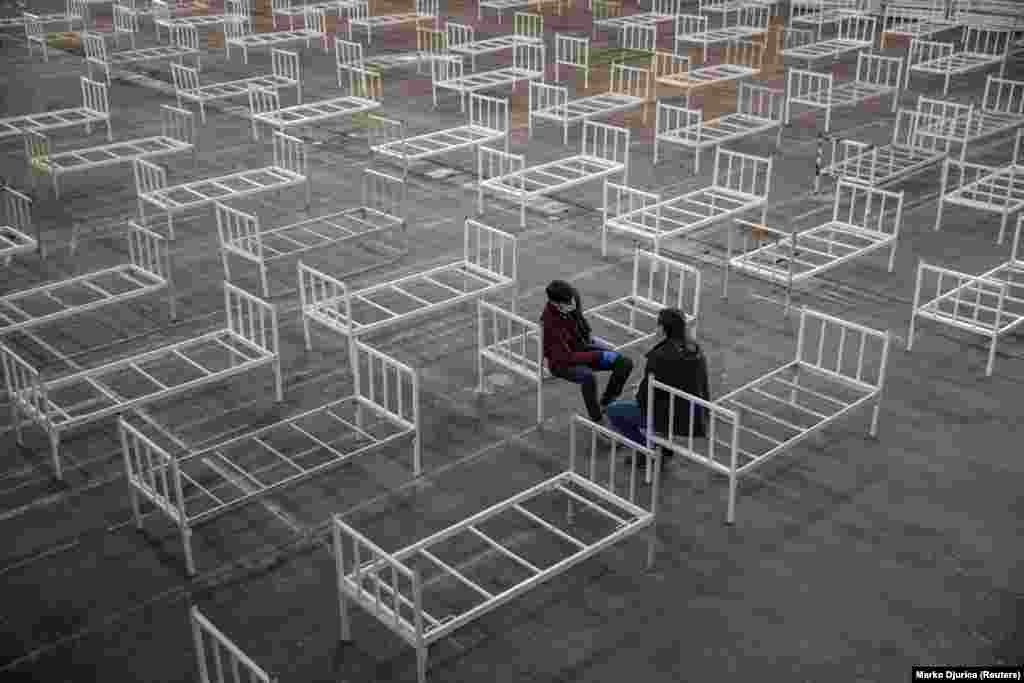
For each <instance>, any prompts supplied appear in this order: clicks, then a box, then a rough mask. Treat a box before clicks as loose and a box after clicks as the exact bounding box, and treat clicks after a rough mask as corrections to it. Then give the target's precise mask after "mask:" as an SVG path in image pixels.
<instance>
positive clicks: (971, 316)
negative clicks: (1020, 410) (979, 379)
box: [907, 215, 1024, 377]
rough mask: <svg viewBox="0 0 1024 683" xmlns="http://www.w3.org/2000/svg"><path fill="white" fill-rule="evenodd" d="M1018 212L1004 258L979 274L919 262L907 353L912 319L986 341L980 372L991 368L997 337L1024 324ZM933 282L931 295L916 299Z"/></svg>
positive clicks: (911, 343)
mask: <svg viewBox="0 0 1024 683" xmlns="http://www.w3.org/2000/svg"><path fill="white" fill-rule="evenodd" d="M1022 229H1024V215H1021V216H1020V217H1019V218H1018V219H1017V230H1016V231H1015V232H1014V235H1013V249H1012V250H1011V251H1010V259H1009V260H1008V261H1005V262H1004V263H1001V264H999V265H998V266H996V267H995V268H992V269H991V270H987V271H985V272H984V273H982V274H981V275H971V274H970V273H963V272H960V271H956V270H951V269H949V268H943V267H941V266H933V265H930V264H927V263H925V262H924V261H920V262H919V263H918V266H917V281H916V284H915V286H914V303H913V309H912V311H911V314H910V329H909V331H908V332H907V351H910V350H911V349H912V348H913V346H914V337H915V334H916V332H917V320H918V318H923V319H925V320H931V321H933V322H937V323H942V324H945V325H948V326H949V327H954V328H957V329H960V330H965V331H967V332H973V333H974V334H979V335H981V336H983V337H987V338H988V339H989V348H988V361H987V362H986V365H985V376H986V377H991V376H992V370H993V369H994V367H995V360H996V345H997V344H998V342H999V338H1000V337H1005V336H1008V335H1011V334H1014V333H1015V332H1016V331H1017V329H1018V328H1020V326H1021V324H1022V323H1024V258H1022V254H1021V252H1020V248H1021V230H1022ZM932 280H934V282H935V288H934V294H933V295H930V296H931V297H932V298H930V299H927V300H926V301H923V302H922V299H923V298H924V296H929V295H927V294H924V292H925V291H930V290H931V287H930V286H928V285H929V283H930V282H931V281H932Z"/></svg>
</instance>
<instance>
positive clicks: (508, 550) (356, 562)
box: [331, 415, 661, 683]
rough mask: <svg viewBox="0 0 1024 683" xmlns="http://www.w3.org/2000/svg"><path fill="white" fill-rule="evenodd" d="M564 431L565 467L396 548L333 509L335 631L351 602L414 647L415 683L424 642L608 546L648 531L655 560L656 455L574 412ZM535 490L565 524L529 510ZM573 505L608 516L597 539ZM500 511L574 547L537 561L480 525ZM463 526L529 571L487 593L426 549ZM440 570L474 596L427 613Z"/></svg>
mask: <svg viewBox="0 0 1024 683" xmlns="http://www.w3.org/2000/svg"><path fill="white" fill-rule="evenodd" d="M569 434H570V436H569V438H570V442H569V467H568V469H567V470H566V471H564V472H562V473H561V474H558V475H555V476H554V477H551V478H549V479H546V480H544V481H542V482H540V483H539V484H537V485H535V486H532V487H530V488H528V489H526V490H524V491H521V492H520V493H517V494H515V495H513V496H511V497H509V498H506V499H505V500H503V501H501V502H499V503H497V504H496V505H493V506H491V507H489V508H487V509H485V510H482V511H480V512H478V513H477V514H474V515H472V516H469V517H466V518H465V519H463V520H462V521H460V522H458V523H456V524H454V525H452V526H449V527H447V528H446V529H444V530H442V531H440V532H438V533H436V534H432V535H431V536H428V537H427V538H425V539H423V540H421V541H419V542H417V543H414V544H412V545H410V546H407V547H405V548H403V549H401V550H398V551H396V552H392V553H388V552H385V551H384V550H383V549H381V548H380V547H379V546H377V545H376V544H375V543H374V542H373V541H371V540H370V539H369V538H367V537H366V536H364V535H362V534H361V533H360V532H358V531H356V529H354V528H353V527H352V526H350V525H348V524H346V523H345V522H343V521H342V520H341V517H340V516H337V515H336V516H334V518H333V520H332V523H331V527H332V532H333V540H334V558H335V563H336V565H337V572H338V579H337V580H338V600H339V607H340V612H341V639H342V640H343V641H349V640H351V624H350V617H349V611H348V610H349V603H350V602H352V603H355V604H357V605H359V606H360V607H362V608H363V609H365V610H366V611H367V612H369V613H370V615H371V616H373V617H374V618H375V619H377V620H379V621H380V622H381V623H382V624H383V625H384V626H386V627H387V628H389V629H390V630H391V631H392V632H394V633H395V634H396V635H397V636H398V637H399V638H401V639H402V640H404V641H405V642H406V643H408V644H409V645H411V646H412V647H414V648H415V649H416V668H417V679H418V681H419V683H426V675H427V649H428V647H429V646H430V645H431V644H433V643H434V642H436V641H438V640H440V639H441V638H443V637H445V636H447V635H448V634H450V633H451V632H453V631H455V630H456V629H458V628H459V627H461V626H463V625H465V624H467V623H469V622H471V621H473V620H475V619H478V618H480V617H481V616H483V615H484V614H487V613H489V612H492V611H494V610H495V609H497V608H498V607H500V606H501V605H503V604H505V603H506V602H509V601H511V600H514V599H515V598H517V597H519V596H520V595H522V594H524V593H526V592H527V591H529V590H531V589H532V588H534V587H535V586H538V585H540V584H542V583H545V582H547V581H549V580H551V579H553V578H554V577H556V576H558V575H559V574H562V573H564V572H566V571H567V570H568V569H569V568H571V567H573V566H574V565H576V564H578V563H580V562H582V561H584V560H586V559H588V558H590V557H593V556H594V555H596V554H597V553H599V552H601V551H603V550H605V549H606V548H608V547H611V546H613V545H616V544H618V543H622V542H624V541H625V540H626V539H628V538H630V537H632V536H634V535H637V534H639V533H641V532H644V531H647V532H648V533H647V535H648V544H647V563H646V566H647V568H650V567H651V566H652V565H653V562H654V551H655V536H654V533H655V531H654V530H655V522H656V519H657V514H658V492H659V487H660V469H661V468H660V466H659V465H660V457H661V456H660V455H658V454H657V453H655V452H653V451H651V450H649V449H647V448H645V447H643V446H642V445H640V444H636V443H633V442H631V441H629V440H628V439H626V438H625V437H623V436H621V435H619V434H617V433H616V432H614V431H612V430H610V429H608V428H606V427H602V426H601V425H599V424H595V423H593V422H591V421H589V420H587V419H586V418H583V417H581V416H579V415H576V416H574V417H573V421H572V423H571V425H570V432H569ZM578 435H579V436H580V437H582V438H581V439H580V440H582V442H583V444H585V445H584V446H583V448H584V449H589V457H587V451H586V450H585V451H584V454H583V457H584V459H585V460H586V461H587V462H583V463H578V458H577V450H578V447H577V440H578V438H577V436H578ZM605 452H607V455H606V454H605ZM620 456H626V459H625V460H623V461H622V462H621V463H620V462H617V461H618V460H619V458H620ZM599 458H600V460H601V462H600V466H599V463H598V460H599ZM606 458H607V460H606ZM642 458H643V459H645V461H646V462H648V463H649V466H648V471H653V473H654V474H653V481H652V484H651V486H650V487H649V489H647V490H646V491H645V490H644V487H643V485H642V482H638V481H637V480H638V473H639V468H640V463H641V462H642V460H641V459H642ZM617 469H618V470H619V471H618V472H617V471H616V470H617ZM581 470H582V471H581ZM640 476H643V475H642V474H640ZM638 484H639V485H638ZM542 496H557V497H558V498H557V500H559V501H560V502H562V501H564V503H562V504H565V505H567V518H566V523H564V524H563V523H559V522H555V521H552V520H551V519H550V514H549V515H548V518H547V519H545V518H544V517H542V516H540V515H539V514H537V513H536V512H533V511H532V510H530V509H529V507H528V506H529V503H530V502H531V501H535V500H538V499H540V498H541V497H542ZM580 509H585V510H587V511H588V516H589V515H591V514H593V515H598V516H599V518H600V519H601V520H603V524H605V525H608V523H611V524H610V528H611V529H612V530H611V531H607V532H605V533H600V534H594V535H595V536H596V538H595V539H594V540H588V541H584V540H581V539H580V538H579V534H578V532H576V531H575V530H574V529H573V528H572V526H571V525H572V524H573V522H574V520H575V514H576V513H575V511H576V510H580ZM503 514H515V515H517V517H519V518H520V519H522V518H526V519H527V520H529V521H530V522H532V523H533V525H534V528H537V529H538V532H540V533H544V532H546V533H545V536H547V537H552V536H553V537H556V538H558V539H560V540H561V541H563V542H564V543H567V544H568V545H570V546H572V548H573V550H572V551H569V552H570V553H571V554H568V555H565V556H564V557H563V558H562V559H561V560H559V561H557V562H556V563H554V564H552V565H550V566H548V567H537V566H535V565H534V564H533V563H531V562H530V561H529V560H527V559H525V558H523V557H522V556H521V555H519V554H518V553H517V552H516V551H515V549H514V547H513V544H512V543H511V539H508V540H505V539H503V538H502V539H495V538H493V537H492V536H490V535H488V534H487V533H486V532H485V531H483V530H482V529H481V528H480V527H481V526H482V525H483V524H484V523H486V522H487V521H488V520H490V519H493V518H496V517H498V516H499V515H503ZM542 530H543V531H542ZM492 533H493V532H492ZM462 534H471V535H472V537H474V538H475V539H476V540H479V541H483V542H484V543H486V544H487V545H488V546H490V548H493V549H494V551H495V552H497V553H500V554H501V555H503V556H504V557H506V558H508V559H510V560H512V561H513V562H514V563H515V564H517V565H518V566H519V567H521V568H523V569H525V570H526V571H527V572H528V574H529V577H528V578H526V579H523V580H521V581H519V582H518V583H516V584H515V585H513V586H511V587H509V588H507V589H505V590H503V591H501V592H500V593H491V592H489V591H487V590H486V589H485V588H483V587H481V586H479V585H478V584H476V583H475V582H473V581H472V580H471V579H469V578H468V577H466V576H464V575H463V574H462V573H461V572H460V571H459V570H458V569H456V568H455V567H453V566H451V565H449V564H448V563H446V562H444V561H443V560H442V559H440V558H439V557H438V556H437V554H435V553H438V554H441V553H440V551H439V550H434V551H433V552H432V549H434V548H435V547H436V546H438V545H440V544H442V543H443V542H444V541H446V540H448V539H451V538H454V537H457V536H460V535H462ZM503 541H504V542H503ZM419 558H422V559H423V560H426V561H428V562H429V563H430V565H431V566H432V567H433V568H435V569H437V570H440V574H439V575H437V576H434V577H431V578H428V579H426V580H424V578H423V576H422V574H421V572H420V571H418V570H416V569H414V568H413V567H414V565H413V564H412V561H413V560H415V559H419ZM445 579H447V581H448V582H454V583H455V584H456V585H460V587H462V588H465V589H469V590H470V591H471V594H475V595H476V597H477V600H476V604H475V605H474V606H472V607H469V608H462V609H461V610H459V609H457V610H453V611H452V613H451V614H448V615H446V616H443V617H442V616H435V615H434V614H432V613H431V612H432V611H433V608H430V609H428V608H427V607H425V606H424V599H425V597H429V592H428V591H429V589H430V588H431V586H432V585H435V584H436V583H438V582H439V581H442V580H445ZM425 593H426V596H425Z"/></svg>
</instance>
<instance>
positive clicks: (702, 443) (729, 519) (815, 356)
mask: <svg viewBox="0 0 1024 683" xmlns="http://www.w3.org/2000/svg"><path fill="white" fill-rule="evenodd" d="M889 343H890V336H889V333H888V332H880V331H878V330H875V329H872V328H870V327H865V326H863V325H858V324H856V323H852V322H848V321H846V320H842V319H840V318H836V317H833V316H830V315H826V314H824V313H819V312H817V311H812V310H810V309H808V308H804V309H802V310H801V312H800V330H799V332H798V334H797V342H796V353H795V355H794V358H793V360H792V361H790V362H788V363H786V364H784V365H781V366H779V367H777V368H776V369H774V370H772V371H770V372H768V373H765V374H763V375H761V376H760V377H758V378H757V379H754V380H753V381H751V382H749V383H747V384H744V385H743V386H741V387H738V388H736V389H733V390H732V391H729V392H728V393H726V394H724V395H722V396H720V397H719V398H717V399H715V400H714V401H707V400H704V399H702V398H699V397H697V396H694V395H692V394H688V393H687V392H685V391H682V390H680V389H676V388H675V387H672V386H669V385H668V384H664V383H662V382H660V381H658V379H657V378H652V379H651V381H650V382H648V385H647V405H649V406H653V405H655V394H656V393H658V392H660V393H662V394H667V398H668V400H669V401H670V404H669V414H670V416H674V415H677V414H679V413H678V411H682V410H685V411H688V412H689V414H690V422H689V424H690V426H689V429H688V430H687V431H688V433H686V434H679V433H676V432H675V424H674V423H675V420H674V419H673V418H672V417H670V418H669V420H668V425H667V426H668V432H667V433H665V434H659V433H657V432H656V431H655V430H654V411H653V410H651V411H648V413H647V435H648V436H647V439H648V445H649V446H650V447H651V448H656V447H659V446H660V447H661V448H667V449H669V450H671V451H672V452H673V453H678V454H679V455H682V456H683V457H685V458H687V459H689V460H692V461H693V462H696V463H698V464H700V465H703V466H705V467H707V468H708V469H710V470H712V471H713V472H717V473H719V474H722V475H725V476H726V477H728V479H729V494H728V505H727V510H726V523H728V524H733V523H734V522H735V521H736V494H737V491H736V489H737V484H738V481H739V479H741V478H743V477H745V476H747V475H748V474H751V473H752V472H753V471H754V470H756V469H757V468H759V467H760V466H761V465H763V464H764V463H766V462H768V461H769V460H771V459H772V458H774V457H776V456H778V455H781V454H783V453H785V452H787V451H791V450H792V449H793V448H794V447H795V446H796V445H797V444H799V443H800V442H802V441H804V440H806V439H807V438H809V437H810V436H812V435H813V434H816V433H819V432H821V431H823V430H824V429H825V428H826V427H828V426H829V425H831V424H833V423H835V422H837V421H838V420H840V419H842V418H844V417H846V416H847V415H848V414H850V413H852V412H853V411H855V410H857V409H859V408H861V407H862V406H864V405H865V404H873V409H872V412H871V426H870V427H869V429H868V433H869V435H870V436H871V437H872V438H874V437H875V436H876V435H877V433H878V417H879V412H880V410H881V405H882V392H883V389H884V386H885V374H886V366H887V365H888V360H889ZM680 402H681V403H680ZM697 410H702V411H703V413H704V415H705V419H706V422H707V427H706V433H707V438H702V437H699V436H697V435H695V434H694V426H695V420H694V419H693V417H694V413H695V411H697Z"/></svg>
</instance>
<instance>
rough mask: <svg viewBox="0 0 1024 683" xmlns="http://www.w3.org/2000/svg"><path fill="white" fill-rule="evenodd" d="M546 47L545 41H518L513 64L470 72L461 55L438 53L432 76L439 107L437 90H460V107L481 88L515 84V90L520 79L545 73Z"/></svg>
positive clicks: (433, 64) (536, 76)
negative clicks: (467, 72)
mask: <svg viewBox="0 0 1024 683" xmlns="http://www.w3.org/2000/svg"><path fill="white" fill-rule="evenodd" d="M544 69H545V47H544V43H541V42H537V43H535V42H522V41H520V42H517V43H516V44H515V46H514V47H513V48H512V66H506V67H502V68H500V69H492V70H491V71H480V72H477V73H471V74H466V73H465V64H464V63H463V58H462V57H461V56H451V57H436V58H434V59H433V60H432V61H431V62H430V80H431V88H432V90H433V96H434V107H435V108H436V107H437V91H438V90H453V91H455V92H457V93H458V94H459V111H465V110H466V99H467V98H468V97H469V95H470V94H472V93H474V92H477V91H480V90H491V89H493V88H499V87H502V86H506V85H511V86H512V90H513V91H515V88H516V84H517V83H519V81H533V80H536V79H538V78H543V77H544Z"/></svg>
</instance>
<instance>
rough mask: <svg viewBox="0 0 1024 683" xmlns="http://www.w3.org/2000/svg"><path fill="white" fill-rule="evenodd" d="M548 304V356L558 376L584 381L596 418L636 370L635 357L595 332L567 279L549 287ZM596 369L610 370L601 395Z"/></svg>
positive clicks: (582, 385) (589, 406) (582, 386)
mask: <svg viewBox="0 0 1024 683" xmlns="http://www.w3.org/2000/svg"><path fill="white" fill-rule="evenodd" d="M547 295H548V304H547V306H545V307H544V314H543V315H542V316H541V324H542V326H543V338H544V358H545V359H547V362H548V369H549V370H550V371H551V374H552V375H554V376H555V377H560V378H562V379H564V380H567V381H569V382H573V383H575V384H579V385H580V391H581V392H582V394H583V403H584V405H586V407H587V414H588V415H589V416H590V419H591V420H593V421H594V422H600V421H601V420H602V418H603V417H604V415H603V413H604V409H605V408H606V407H607V406H608V404H610V403H611V402H612V401H614V400H615V399H617V398H618V397H619V395H620V394H621V393H622V390H623V389H624V388H625V387H626V381H627V380H628V379H629V375H630V373H631V372H633V361H632V360H630V359H629V357H628V356H624V355H622V354H621V353H618V352H617V351H613V350H612V349H611V345H610V344H609V343H608V342H606V341H605V340H603V339H601V338H600V337H595V336H594V335H593V334H591V331H590V325H589V324H588V323H587V320H586V318H584V317H583V306H582V304H581V303H580V295H579V292H577V291H576V289H575V288H574V287H573V286H572V285H570V284H569V283H568V282H566V281H564V280H553V281H552V282H551V284H549V285H548V287H547ZM595 372H610V373H611V377H609V378H608V384H607V385H606V386H605V390H604V395H603V396H602V397H601V399H600V400H598V398H597V378H596V377H595V375H594V373H595Z"/></svg>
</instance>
